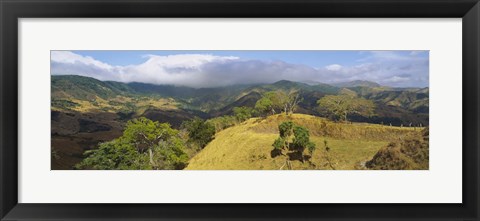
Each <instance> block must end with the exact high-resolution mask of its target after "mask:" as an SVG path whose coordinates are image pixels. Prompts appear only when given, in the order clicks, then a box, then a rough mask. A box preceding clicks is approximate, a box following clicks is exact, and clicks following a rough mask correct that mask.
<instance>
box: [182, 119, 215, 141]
mask: <svg viewBox="0 0 480 221" xmlns="http://www.w3.org/2000/svg"><path fill="white" fill-rule="evenodd" d="M181 127H182V128H184V129H185V130H186V131H187V132H188V137H189V138H188V141H189V142H192V143H195V144H197V145H198V147H200V148H204V147H205V146H207V144H208V143H209V142H210V141H212V140H213V138H214V136H215V126H214V125H213V124H212V123H210V122H207V121H205V120H202V119H200V118H195V119H193V120H189V121H185V122H183V124H182V126H181Z"/></svg>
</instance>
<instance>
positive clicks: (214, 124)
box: [50, 50, 429, 170]
mask: <svg viewBox="0 0 480 221" xmlns="http://www.w3.org/2000/svg"><path fill="white" fill-rule="evenodd" d="M50 75H51V169H52V170H428V169H429V51H404V50H401V51H395V50H393V51H344V50H339V51H312V50H307V51H301V50H298V51H296V50H293V51H291V50H289V51H281V50H280V51H271V50H259V51H236V50H218V51H214V50H207V51H198V50H192V51H176V50H174V51H165V50H150V51H140V50H139V51H114V50H108V51H106V50H98V51H95V50H93V51H92V50H79V51H63V50H62V51H51V53H50Z"/></svg>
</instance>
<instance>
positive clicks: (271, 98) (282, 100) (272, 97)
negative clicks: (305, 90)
mask: <svg viewBox="0 0 480 221" xmlns="http://www.w3.org/2000/svg"><path fill="white" fill-rule="evenodd" d="M301 100H302V99H301V98H300V94H299V93H298V91H290V92H288V93H286V92H284V91H282V90H276V91H269V92H266V93H265V94H263V96H262V98H261V99H259V100H258V101H257V103H256V104H255V109H256V110H257V111H258V112H260V113H263V114H266V115H267V114H268V113H272V114H275V113H276V112H277V111H278V112H284V113H285V114H291V113H293V112H294V111H295V108H296V107H297V105H298V103H299V102H301Z"/></svg>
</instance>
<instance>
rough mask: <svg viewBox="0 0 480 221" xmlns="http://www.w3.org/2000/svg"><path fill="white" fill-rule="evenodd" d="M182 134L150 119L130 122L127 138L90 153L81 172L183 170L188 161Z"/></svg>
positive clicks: (113, 141)
mask: <svg viewBox="0 0 480 221" xmlns="http://www.w3.org/2000/svg"><path fill="white" fill-rule="evenodd" d="M184 149H185V143H184V142H183V140H182V139H181V137H180V136H179V131H178V130H175V129H172V128H171V127H170V125H169V124H167V123H159V122H153V121H151V120H149V119H147V118H144V117H142V118H138V119H133V120H130V121H129V122H127V125H126V128H125V131H124V132H123V135H122V136H121V137H119V138H117V139H114V140H112V141H109V142H105V143H101V144H100V145H99V147H98V149H94V150H90V151H87V152H86V153H85V154H86V155H87V157H86V158H85V159H84V160H83V161H82V162H81V163H80V164H78V165H77V168H80V169H98V170H113V169H118V170H132V169H135V170H138V169H183V168H184V167H185V166H186V164H187V161H188V156H187V154H186V153H185V151H184Z"/></svg>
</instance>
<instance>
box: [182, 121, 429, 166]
mask: <svg viewBox="0 0 480 221" xmlns="http://www.w3.org/2000/svg"><path fill="white" fill-rule="evenodd" d="M287 120H290V121H293V122H294V123H296V124H298V125H301V126H304V127H306V128H308V129H309V131H310V134H311V140H312V141H313V142H314V143H315V144H316V146H317V150H316V151H315V152H314V154H313V156H312V159H311V163H308V162H306V163H302V162H300V161H292V168H293V169H329V167H328V166H327V165H326V164H325V156H326V155H325V151H324V149H325V146H324V142H325V141H327V145H328V146H329V148H330V152H329V153H328V154H329V155H330V157H331V158H334V160H335V163H336V164H335V169H341V170H350V169H355V168H358V167H362V166H363V165H364V163H365V162H366V161H368V160H370V159H372V157H373V156H374V155H375V154H376V153H377V151H378V150H380V149H381V148H382V147H384V146H386V145H387V144H388V143H389V142H392V141H396V140H400V139H402V138H404V137H406V136H409V135H411V134H416V133H420V131H421V130H420V128H406V127H403V128H401V127H390V126H382V125H373V124H366V123H354V124H345V123H335V122H332V121H329V120H326V119H324V118H319V117H314V116H311V115H304V114H293V115H291V116H285V115H274V116H270V117H268V118H266V119H262V118H252V119H250V120H247V121H246V122H244V123H242V124H240V125H237V126H234V127H230V128H227V129H225V130H223V131H220V132H219V133H217V134H216V135H215V139H214V140H213V141H212V142H211V143H210V144H208V145H207V146H206V147H205V149H203V150H202V151H201V152H200V153H199V154H197V155H196V156H195V157H193V158H192V159H191V160H190V162H189V165H188V167H187V168H186V169H190V170H207V169H218V170H222V169H225V170H227V169H237V170H238V169H240V170H258V169H264V170H277V169H280V168H282V169H285V166H284V164H285V162H286V158H285V157H284V156H277V157H275V158H272V156H271V151H272V150H273V147H272V143H273V141H274V140H275V139H276V138H277V137H278V129H277V127H278V124H279V123H281V122H283V121H287Z"/></svg>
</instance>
